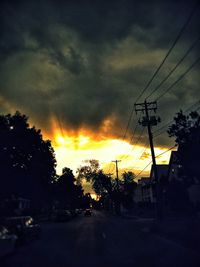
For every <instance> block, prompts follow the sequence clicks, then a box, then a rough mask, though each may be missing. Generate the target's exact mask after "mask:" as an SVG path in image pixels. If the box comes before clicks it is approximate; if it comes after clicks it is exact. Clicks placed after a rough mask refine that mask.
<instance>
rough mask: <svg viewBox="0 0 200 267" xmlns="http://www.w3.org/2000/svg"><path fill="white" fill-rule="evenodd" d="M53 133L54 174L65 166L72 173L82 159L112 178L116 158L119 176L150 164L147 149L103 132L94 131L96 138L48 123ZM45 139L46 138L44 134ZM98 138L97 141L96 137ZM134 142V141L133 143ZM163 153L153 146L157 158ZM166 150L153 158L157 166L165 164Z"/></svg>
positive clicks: (87, 133)
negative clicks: (91, 161)
mask: <svg viewBox="0 0 200 267" xmlns="http://www.w3.org/2000/svg"><path fill="white" fill-rule="evenodd" d="M52 127H53V130H52V132H53V134H52V136H51V138H50V139H51V140H52V145H53V147H54V150H55V155H56V160H57V173H58V174H61V173H62V169H63V168H64V167H69V168H71V169H72V170H73V172H74V174H76V170H77V168H78V167H79V166H80V165H83V164H84V160H89V159H96V160H98V161H99V163H100V166H101V168H102V169H103V170H104V172H105V173H108V172H109V173H112V174H113V177H114V176H115V165H114V163H112V160H115V159H119V160H121V162H120V163H119V173H122V172H123V171H133V172H134V173H135V174H136V175H137V174H139V173H140V171H141V170H142V169H143V168H144V167H145V166H146V165H147V164H149V162H150V161H151V154H150V149H149V146H144V145H142V144H138V145H136V146H134V145H131V144H130V143H129V142H128V141H126V140H122V139H118V138H115V137H112V136H110V137H106V136H105V135H104V133H105V131H106V129H105V125H104V131H102V132H98V136H95V135H94V133H91V132H89V131H88V130H87V129H81V130H79V131H78V132H76V133H75V132H71V131H68V130H65V129H62V130H61V129H60V127H59V125H58V123H57V121H56V120H52ZM45 137H48V138H49V135H47V134H45ZM100 137H101V138H100ZM133 143H134V141H133ZM165 151H166V148H164V147H163V148H162V147H155V154H156V155H159V154H161V153H163V152H165ZM170 153H171V152H170V151H169V152H167V153H165V154H163V155H161V156H160V157H158V158H157V163H158V164H168V162H169V157H170ZM150 169H151V164H149V166H148V167H147V168H146V169H145V170H144V172H142V173H141V176H145V175H147V176H148V174H149V171H150Z"/></svg>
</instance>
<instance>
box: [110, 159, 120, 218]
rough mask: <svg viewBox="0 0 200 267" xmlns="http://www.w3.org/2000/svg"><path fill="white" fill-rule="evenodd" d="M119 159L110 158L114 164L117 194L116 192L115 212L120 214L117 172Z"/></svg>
mask: <svg viewBox="0 0 200 267" xmlns="http://www.w3.org/2000/svg"><path fill="white" fill-rule="evenodd" d="M120 161H121V160H112V162H114V163H115V165H116V182H117V194H116V200H115V204H116V213H117V214H118V215H121V200H120V190H119V174H118V162H120Z"/></svg>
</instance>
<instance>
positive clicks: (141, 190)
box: [134, 177, 153, 203]
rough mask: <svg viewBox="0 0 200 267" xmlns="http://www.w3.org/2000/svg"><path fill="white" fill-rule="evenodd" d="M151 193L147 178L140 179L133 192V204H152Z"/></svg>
mask: <svg viewBox="0 0 200 267" xmlns="http://www.w3.org/2000/svg"><path fill="white" fill-rule="evenodd" d="M152 200H153V191H152V186H151V181H150V178H149V177H142V178H141V179H140V180H138V184H137V187H136V189H135V191H134V202H135V203H141V202H143V203H152Z"/></svg>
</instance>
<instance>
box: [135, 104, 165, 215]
mask: <svg viewBox="0 0 200 267" xmlns="http://www.w3.org/2000/svg"><path fill="white" fill-rule="evenodd" d="M151 110H153V111H154V112H156V110H157V103H156V102H147V101H146V100H145V102H144V103H138V104H135V111H136V113H137V112H138V111H139V112H143V113H145V116H144V117H143V118H142V121H139V123H140V124H141V125H142V126H146V127H147V129H148V135H149V144H150V149H151V157H152V162H153V171H154V180H155V187H156V190H155V196H156V203H155V204H156V217H157V219H161V215H162V207H161V199H160V188H159V178H158V170H157V165H156V157H155V152H154V145H153V135H152V132H151V127H152V126H156V125H157V124H158V122H160V118H159V117H157V118H156V116H149V111H151Z"/></svg>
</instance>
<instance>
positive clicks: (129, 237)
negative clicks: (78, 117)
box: [1, 211, 200, 267]
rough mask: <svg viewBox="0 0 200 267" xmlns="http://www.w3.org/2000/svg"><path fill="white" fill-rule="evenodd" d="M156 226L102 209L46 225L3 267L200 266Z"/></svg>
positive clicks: (191, 254)
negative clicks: (155, 230) (154, 228)
mask: <svg viewBox="0 0 200 267" xmlns="http://www.w3.org/2000/svg"><path fill="white" fill-rule="evenodd" d="M150 223H152V222H151V221H150V220H137V219H126V218H117V217H114V216H111V215H109V216H108V215H106V214H104V213H101V212H99V211H94V212H93V214H92V216H91V217H84V216H83V215H80V216H79V217H77V218H76V219H75V220H73V221H70V222H65V223H42V225H41V227H42V235H41V238H40V240H36V241H34V242H32V243H29V244H28V245H26V246H22V247H19V248H18V249H17V250H16V252H15V253H14V254H12V255H10V256H9V257H8V258H6V259H4V262H3V264H1V267H36V266H44V267H64V266H65V267H84V266H94V267H100V266H101V267H104V266H105V267H106V266H110V267H111V266H115V267H117V266H127V267H128V266H137V267H143V266H144V267H146V266H148V267H151V266H152V267H165V266H170V267H173V266H176V267H179V266H193V267H195V266H200V265H199V257H198V255H197V252H195V251H192V250H189V249H186V248H184V247H182V246H181V245H179V244H177V243H175V242H173V241H170V240H167V239H165V238H164V237H161V236H159V235H155V234H153V233H150V231H149V229H150V228H149V227H150Z"/></svg>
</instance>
